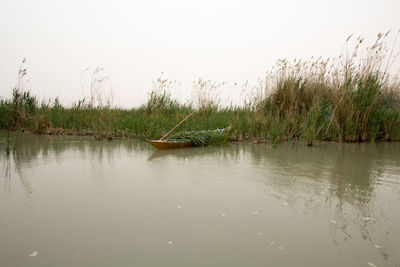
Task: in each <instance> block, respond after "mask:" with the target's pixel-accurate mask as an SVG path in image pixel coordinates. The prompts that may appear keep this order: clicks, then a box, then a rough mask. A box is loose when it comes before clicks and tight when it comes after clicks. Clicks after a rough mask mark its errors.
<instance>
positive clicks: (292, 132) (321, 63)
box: [0, 35, 400, 145]
mask: <svg viewBox="0 0 400 267" xmlns="http://www.w3.org/2000/svg"><path fill="white" fill-rule="evenodd" d="M384 37H385V36H384V35H379V36H378V39H377V41H376V42H375V43H374V44H373V45H372V46H370V47H367V48H365V49H363V50H362V51H361V48H360V47H361V44H362V42H363V39H362V38H356V39H354V40H352V41H353V43H352V44H354V47H353V49H352V51H351V53H349V52H348V51H347V49H346V51H344V54H343V55H342V56H340V57H339V58H337V59H315V60H314V59H312V60H309V61H301V60H294V61H293V62H289V61H286V60H280V61H279V62H278V63H277V65H276V66H275V67H274V68H273V69H272V70H271V71H270V72H268V73H267V74H266V76H265V77H264V78H263V79H261V80H260V83H259V84H258V86H256V88H255V90H254V93H253V94H252V96H251V97H250V98H249V99H248V100H247V101H246V104H244V105H242V106H228V107H226V106H221V105H219V103H217V102H216V101H214V100H213V98H212V97H207V94H204V90H207V88H208V87H207V86H208V85H207V83H206V82H203V84H202V81H199V83H197V85H196V86H197V87H198V89H199V90H200V91H202V90H203V94H200V95H199V99H194V100H193V101H194V102H195V103H196V104H183V103H179V102H178V101H176V100H174V99H173V98H172V97H171V95H170V94H169V92H168V90H167V89H166V88H165V87H164V86H163V84H161V86H159V87H157V88H155V89H154V90H153V92H152V93H151V94H150V96H149V98H148V100H147V103H145V104H143V105H142V106H141V107H138V108H133V109H120V108H113V107H111V106H98V105H97V106H96V105H93V103H88V102H87V101H85V100H81V101H78V102H77V103H75V104H74V105H72V106H69V107H65V106H63V105H61V104H60V102H59V101H58V99H55V100H53V101H48V102H42V103H39V101H38V99H37V98H36V97H35V96H34V95H32V94H31V93H30V92H29V91H26V90H23V88H21V86H16V87H15V88H14V89H13V95H12V98H11V99H6V100H2V101H1V102H0V128H2V129H21V128H23V129H25V130H27V131H32V132H34V133H39V134H90V135H95V136H96V137H99V138H101V137H109V136H111V137H135V138H144V137H146V138H160V137H161V136H162V135H163V134H165V133H166V132H168V130H169V129H171V128H172V127H173V126H175V125H176V124H177V123H178V122H180V121H181V120H182V119H183V118H185V117H186V116H187V115H188V114H190V113H191V112H192V111H193V110H197V111H198V112H195V113H194V114H193V115H192V116H191V117H190V118H189V119H188V120H187V121H186V122H185V123H183V124H182V125H181V126H180V127H179V128H178V129H177V130H176V131H177V132H179V131H196V130H213V129H221V128H226V127H229V126H231V130H230V132H229V136H228V137H229V140H231V141H255V142H271V143H280V142H284V141H289V142H292V141H296V140H299V139H302V140H305V141H306V142H307V143H308V144H309V145H312V144H313V143H314V142H315V141H316V140H320V141H339V142H364V141H378V140H385V141H399V140H400V83H399V81H398V80H397V79H396V78H394V77H393V75H390V74H389V72H388V68H389V67H390V64H391V62H392V61H393V59H394V57H393V56H392V52H391V50H390V49H386V43H385V42H384V40H383V39H384ZM350 41H351V39H348V40H347V42H346V47H347V45H349V44H350ZM360 51H361V52H362V54H363V56H362V57H360V56H358V53H360ZM24 75H26V71H24V68H23V67H21V69H20V71H19V80H23V77H24Z"/></svg>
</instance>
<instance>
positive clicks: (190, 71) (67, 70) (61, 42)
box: [0, 0, 400, 107]
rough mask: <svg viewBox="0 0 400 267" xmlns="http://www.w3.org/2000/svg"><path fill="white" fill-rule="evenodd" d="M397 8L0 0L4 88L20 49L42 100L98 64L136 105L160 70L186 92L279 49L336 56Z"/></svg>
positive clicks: (263, 66)
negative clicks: (349, 41)
mask: <svg viewBox="0 0 400 267" xmlns="http://www.w3.org/2000/svg"><path fill="white" fill-rule="evenodd" d="M399 10H400V1H399V0H379V1H378V0H335V1H323V0H306V1H294V0H290V1H267V0H265V1H251V0H246V1H234V0H229V1H228V0H222V1H217V0H213V1H208V0H202V1H189V0H186V1H178V0H168V1H155V0H149V1H121V0H112V1H104V0H96V1H82V0H80V1H74V0H68V1H67V0H65V1H55V0H47V1H41V0H35V1H32V0H25V1H21V0H11V1H8V0H2V1H0V38H1V40H0V96H1V97H9V96H10V94H11V88H12V87H13V86H14V84H15V79H16V75H17V72H18V68H19V64H20V63H21V61H22V59H23V58H24V57H26V58H27V64H26V66H27V68H28V72H29V73H28V79H29V83H28V86H27V87H28V88H29V89H30V90H31V91H32V92H33V93H34V94H36V95H37V96H38V97H39V98H40V99H43V98H54V97H56V96H59V97H60V99H61V101H62V103H64V104H71V103H72V102H74V101H77V100H78V99H81V98H82V97H83V92H82V88H81V76H82V73H83V72H84V70H85V69H86V68H90V69H94V68H96V67H104V72H105V73H106V74H107V75H108V76H110V80H109V85H110V86H111V87H112V91H113V95H114V104H116V105H118V106H124V107H133V106H138V105H140V104H142V103H143V102H144V101H145V99H146V98H147V94H148V92H149V91H150V90H151V88H152V81H153V80H155V79H156V78H157V77H158V76H159V75H160V74H161V73H162V72H163V73H164V77H165V78H169V79H172V80H177V81H179V82H181V86H180V87H179V86H178V87H179V88H178V89H177V90H176V91H177V92H173V93H174V94H176V95H177V96H178V97H185V96H187V95H189V93H190V92H191V90H192V89H191V83H192V81H193V80H195V79H197V78H199V77H202V78H204V79H210V80H214V81H218V82H222V81H227V82H228V85H229V84H232V85H233V83H234V82H238V83H243V82H244V81H246V80H249V81H255V80H256V79H257V78H258V77H260V76H262V75H263V74H264V73H265V72H266V71H267V70H269V69H270V68H271V66H272V65H273V64H274V63H275V62H276V60H277V59H279V58H287V59H293V58H295V57H297V58H304V59H307V58H310V57H311V56H314V57H319V56H323V57H333V56H338V55H339V54H340V52H341V50H342V48H343V45H344V43H345V40H346V38H347V36H348V35H349V34H351V33H354V34H355V35H361V36H363V37H365V39H366V42H370V43H372V42H373V41H374V40H375V37H376V35H377V33H379V32H386V31H387V30H390V29H392V30H394V31H397V30H398V29H400V17H399ZM228 87H229V88H228ZM228 87H226V88H225V89H224V90H225V91H224V92H223V94H222V95H223V97H224V98H225V97H226V96H230V97H231V98H232V99H233V102H235V101H237V98H238V97H239V93H238V91H240V88H239V89H238V88H234V86H228ZM87 89H88V88H86V91H87Z"/></svg>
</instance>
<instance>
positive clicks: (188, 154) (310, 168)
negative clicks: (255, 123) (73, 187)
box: [1, 135, 400, 260]
mask: <svg viewBox="0 0 400 267" xmlns="http://www.w3.org/2000/svg"><path fill="white" fill-rule="evenodd" d="M1 149H2V151H4V149H3V148H1ZM135 153H140V154H144V155H146V156H147V157H146V158H147V163H148V164H149V165H143V166H142V167H143V168H144V169H145V170H147V169H146V168H154V167H156V166H158V164H163V165H162V166H161V168H164V167H165V166H168V164H171V165H172V164H175V165H174V166H183V165H184V164H183V163H185V162H188V161H189V162H192V163H196V162H202V161H203V160H208V161H207V162H221V161H222V162H225V163H229V164H231V165H230V166H231V167H232V169H235V170H237V171H240V173H241V174H243V175H241V176H240V175H239V174H238V175H239V176H238V177H240V179H242V180H244V181H245V182H246V183H250V184H252V185H254V187H255V188H257V189H258V190H262V191H263V192H265V194H266V195H269V196H272V197H273V198H274V199H275V200H277V201H278V203H281V204H282V206H283V207H290V209H292V210H293V211H294V212H295V214H302V215H305V216H307V217H308V218H310V220H311V221H313V220H314V218H315V220H317V218H321V217H323V218H326V224H327V225H329V232H330V237H331V240H332V242H333V243H334V244H336V245H337V246H342V245H344V244H345V243H346V242H348V241H351V240H353V239H358V238H359V236H361V238H362V240H364V241H366V242H369V243H370V245H371V247H375V248H376V249H378V250H379V252H380V253H381V256H382V259H383V260H388V259H389V258H390V255H395V250H394V249H395V248H394V247H391V245H390V242H389V241H388V240H390V236H391V235H393V233H392V232H393V221H396V220H397V217H395V218H393V216H398V215H397V214H388V213H387V210H386V206H385V204H386V203H387V202H393V201H398V199H393V196H394V195H395V196H397V198H398V197H399V195H400V184H399V173H400V162H399V160H398V159H399V158H400V144H398V143H390V144H389V143H376V144H374V143H372V144H319V145H316V146H314V147H311V148H310V147H306V146H305V145H301V144H300V145H297V146H292V145H280V146H278V147H277V148H272V147H269V146H267V145H249V144H236V145H229V146H225V147H204V148H201V147H200V148H185V149H177V150H166V151H157V150H154V149H153V148H152V147H151V146H150V145H148V144H147V143H145V142H141V141H138V140H131V139H129V140H114V141H112V142H108V141H94V140H92V138H86V137H80V138H77V137H62V136H36V135H22V136H20V137H18V138H17V140H16V145H15V149H14V150H13V151H12V154H11V155H10V157H6V156H4V155H3V154H2V157H3V162H4V168H3V170H4V172H3V173H2V175H4V183H3V187H4V189H5V190H4V191H5V192H8V193H9V194H11V193H12V191H13V189H14V188H13V187H12V185H13V184H14V183H13V180H12V179H15V178H16V177H18V179H19V182H20V185H21V188H22V190H23V194H24V196H25V198H26V199H29V198H30V195H31V194H35V192H34V191H33V190H32V187H31V185H30V179H29V177H28V176H27V175H26V174H25V171H27V170H30V169H34V168H35V167H36V166H45V165H46V162H50V161H56V162H59V163H61V162H63V161H65V160H67V159H68V157H71V155H73V157H78V158H79V159H80V160H82V161H84V162H85V165H86V164H87V165H90V166H91V168H92V173H93V174H94V175H93V178H94V179H95V178H96V175H95V174H96V173H98V169H99V168H100V167H101V168H102V169H101V170H104V169H105V168H107V166H111V165H112V164H117V163H118V161H120V160H127V159H126V158H128V160H129V155H132V154H135ZM137 166H139V165H137ZM193 166H194V168H196V166H195V165H193ZM203 167H204V166H203ZM214 167H218V164H217V163H216V164H215V165H213V166H211V167H210V168H214ZM225 167H226V166H225ZM206 168H207V166H206ZM14 170H15V174H13V171H14ZM135 171H138V170H135ZM139 171H140V170H139ZM194 171H196V170H194ZM142 173H146V171H142ZM246 174H247V175H246ZM149 178H150V177H149ZM388 192H389V193H390V194H388ZM392 193H394V194H392ZM291 219H293V220H296V219H297V217H296V216H293V218H291ZM396 231H397V230H396Z"/></svg>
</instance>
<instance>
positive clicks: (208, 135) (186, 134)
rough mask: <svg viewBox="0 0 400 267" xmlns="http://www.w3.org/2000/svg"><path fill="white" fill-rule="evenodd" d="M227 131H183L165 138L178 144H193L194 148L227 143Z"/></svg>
mask: <svg viewBox="0 0 400 267" xmlns="http://www.w3.org/2000/svg"><path fill="white" fill-rule="evenodd" d="M228 131H229V130H227V129H217V130H208V131H204V130H203V131H183V132H180V133H177V134H174V135H171V136H170V137H168V138H167V140H168V141H172V142H179V143H193V144H194V146H206V145H219V144H226V143H228V142H229V134H228Z"/></svg>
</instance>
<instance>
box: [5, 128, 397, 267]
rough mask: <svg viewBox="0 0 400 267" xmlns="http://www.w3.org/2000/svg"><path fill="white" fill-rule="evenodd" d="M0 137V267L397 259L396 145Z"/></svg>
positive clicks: (375, 262) (389, 262)
mask: <svg viewBox="0 0 400 267" xmlns="http://www.w3.org/2000/svg"><path fill="white" fill-rule="evenodd" d="M0 140H1V145H0V146H1V151H0V152H1V153H0V155H1V156H0V166H1V170H2V171H1V173H0V177H1V180H0V183H1V184H0V266H399V264H400V143H370V144H317V145H315V146H314V147H307V146H305V145H304V144H296V145H294V146H292V145H279V146H277V147H276V148H273V147H270V146H268V145H250V144H235V145H229V146H225V147H204V148H185V149H178V150H171V151H156V150H155V149H154V148H152V147H151V146H150V145H149V144H147V143H145V142H142V141H138V140H114V141H111V142H109V141H94V140H92V139H91V138H84V137H60V136H36V135H29V134H21V135H19V136H18V137H15V136H14V135H12V136H11V140H10V142H11V146H12V147H13V146H15V148H14V149H13V148H12V149H11V153H10V155H9V156H6V154H5V149H4V146H5V142H4V141H5V133H4V132H1V133H0Z"/></svg>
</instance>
